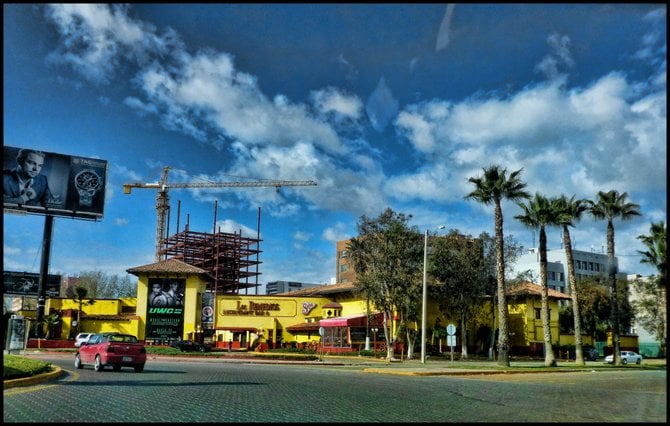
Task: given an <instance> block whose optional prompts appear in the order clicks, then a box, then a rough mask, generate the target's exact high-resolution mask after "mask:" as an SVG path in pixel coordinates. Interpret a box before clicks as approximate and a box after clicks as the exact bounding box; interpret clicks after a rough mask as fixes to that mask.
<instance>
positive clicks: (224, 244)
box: [162, 229, 262, 294]
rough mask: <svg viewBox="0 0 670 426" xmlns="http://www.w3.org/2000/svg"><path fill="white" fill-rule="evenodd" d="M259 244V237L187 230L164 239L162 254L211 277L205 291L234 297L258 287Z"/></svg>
mask: <svg viewBox="0 0 670 426" xmlns="http://www.w3.org/2000/svg"><path fill="white" fill-rule="evenodd" d="M260 242H261V240H260V239H258V238H248V237H242V232H240V233H239V234H238V233H232V234H230V233H225V232H217V233H215V234H210V233H205V232H194V231H189V230H188V229H186V230H184V231H182V232H179V233H177V234H174V235H172V236H170V237H168V238H165V239H164V241H163V251H162V252H163V254H164V255H165V256H166V257H170V258H173V259H178V260H181V261H182V262H185V263H187V264H189V265H192V266H196V267H198V268H200V269H203V270H205V271H207V272H208V273H209V274H211V276H212V278H213V282H211V283H208V288H207V290H208V291H211V292H214V293H216V294H237V293H239V291H240V290H242V289H249V288H257V287H258V286H259V284H258V276H259V275H260V272H259V271H258V266H259V265H260V264H261V263H262V262H260V260H259V259H258V256H259V254H260V253H261V250H260V248H259V247H260ZM251 281H253V282H251Z"/></svg>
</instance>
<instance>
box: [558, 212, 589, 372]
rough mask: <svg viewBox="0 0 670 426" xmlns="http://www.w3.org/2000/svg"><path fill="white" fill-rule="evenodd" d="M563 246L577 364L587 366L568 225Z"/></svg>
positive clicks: (564, 226) (565, 226)
mask: <svg viewBox="0 0 670 426" xmlns="http://www.w3.org/2000/svg"><path fill="white" fill-rule="evenodd" d="M563 245H564V246H565V258H566V262H567V263H568V281H569V285H570V296H571V298H572V313H573V316H574V331H575V364H577V365H585V362H584V350H583V348H582V320H581V318H580V313H579V304H578V297H577V296H578V294H577V292H578V290H577V277H576V276H575V264H574V260H573V259H572V241H571V240H570V231H569V230H568V227H567V225H563Z"/></svg>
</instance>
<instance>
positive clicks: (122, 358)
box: [74, 332, 147, 373]
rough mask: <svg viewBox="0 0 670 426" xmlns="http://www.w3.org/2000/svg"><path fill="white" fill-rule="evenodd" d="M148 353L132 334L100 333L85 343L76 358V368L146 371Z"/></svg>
mask: <svg viewBox="0 0 670 426" xmlns="http://www.w3.org/2000/svg"><path fill="white" fill-rule="evenodd" d="M146 362H147V351H146V349H145V347H144V344H143V343H141V342H140V341H139V340H137V337H135V336H133V335H132V334H124V333H111V332H110V333H98V334H94V335H93V336H91V337H90V339H89V340H88V342H86V343H83V344H82V345H81V346H80V347H79V349H78V350H77V354H76V355H75V357H74V367H75V368H84V365H86V364H89V365H93V369H94V370H95V371H102V370H103V369H104V368H105V367H106V366H108V365H111V366H112V369H113V370H114V371H119V370H121V367H133V368H134V369H135V371H136V372H138V373H141V372H142V371H144V364H145V363H146Z"/></svg>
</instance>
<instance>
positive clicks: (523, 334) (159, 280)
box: [46, 259, 569, 355]
mask: <svg viewBox="0 0 670 426" xmlns="http://www.w3.org/2000/svg"><path fill="white" fill-rule="evenodd" d="M128 272H129V273H132V274H134V275H136V276H137V277H138V283H137V298H127V299H118V300H117V299H111V300H110V299H98V300H95V301H94V303H88V302H86V303H83V304H82V306H81V310H82V315H81V318H80V325H79V327H78V329H77V327H76V326H75V324H76V323H75V321H76V320H77V316H78V315H77V312H78V311H79V308H80V306H79V305H78V303H77V302H75V301H73V300H72V299H66V298H49V299H48V300H47V306H46V312H48V313H60V314H61V317H62V322H61V325H60V327H59V329H58V330H57V333H56V335H58V336H60V337H61V338H62V339H67V338H70V339H71V338H73V337H74V336H73V333H74V331H75V330H77V331H80V332H94V333H95V332H102V331H122V332H127V333H130V334H134V335H136V336H138V338H139V339H141V340H144V341H145V342H146V343H147V344H149V345H153V344H159V345H166V344H169V343H170V342H171V341H174V340H177V339H192V340H196V341H201V342H208V343H212V344H214V345H215V346H216V347H219V348H228V347H230V348H231V349H234V350H261V351H262V350H266V349H268V348H278V347H285V346H294V347H297V346H300V347H305V346H311V347H313V348H317V347H320V345H323V350H324V352H326V353H333V352H347V351H360V350H362V349H365V348H366V347H368V345H369V344H370V343H372V346H373V347H375V349H377V350H381V349H383V347H384V346H385V344H386V339H385V337H384V335H383V328H382V327H381V323H382V320H383V319H382V315H381V314H380V313H379V312H376V311H375V310H374V309H373V308H372V307H368V306H367V305H366V301H365V300H363V299H361V298H360V297H359V295H358V294H357V291H356V287H355V285H354V284H353V283H352V282H342V283H338V284H334V285H324V286H317V287H310V288H305V289H301V290H296V291H292V292H288V293H282V294H276V295H242V294H229V295H219V296H217V297H216V298H214V297H211V293H208V292H206V283H207V282H208V280H210V279H211V277H209V276H208V273H207V272H205V271H203V270H202V269H200V268H197V267H194V266H191V265H188V264H186V263H184V262H182V261H179V260H176V259H169V260H165V261H161V262H157V263H153V264H149V265H144V266H138V267H134V268H130V269H128ZM172 290H174V291H173V295H172V296H170V292H171V291H172ZM549 297H550V300H549V306H550V324H551V328H552V338H553V339H554V343H555V344H559V343H560V341H559V339H560V335H559V328H558V310H559V309H558V307H559V304H558V301H559V300H564V299H569V296H568V295H565V294H563V293H559V292H557V291H554V290H549ZM508 306H509V313H510V314H509V318H510V326H509V330H510V333H511V336H510V343H511V347H512V348H511V349H512V353H513V354H516V355H526V354H531V355H533V354H537V353H538V352H540V353H541V350H542V345H543V344H544V342H543V337H542V336H543V330H542V324H541V320H540V315H539V309H540V306H541V301H540V287H539V286H538V285H536V284H532V283H524V284H521V285H519V286H516V287H514V288H512V289H510V290H509V300H508ZM495 311H496V310H495V309H493V310H492V309H491V307H490V300H485V301H483V306H482V309H481V312H480V314H479V315H478V316H477V317H476V318H472V319H471V321H470V322H469V324H470V325H469V327H468V332H467V333H465V335H466V336H467V339H468V342H467V345H468V347H469V348H472V349H471V351H472V352H482V351H483V350H484V349H487V348H488V345H489V341H490V340H488V339H490V336H491V334H492V333H491V323H492V317H491V315H490V314H488V313H491V312H495ZM427 312H428V325H429V327H428V328H429V329H430V330H432V329H433V328H434V327H435V326H439V327H446V325H447V324H448V323H454V324H456V325H457V326H458V327H460V324H458V322H457V321H456V320H455V319H454V318H446V317H445V316H444V314H443V313H441V312H440V311H439V309H438V303H437V302H436V301H432V300H430V301H429V304H428V308H427ZM396 320H397V318H394V319H392V324H391V330H393V333H395V332H396V330H397V325H398V324H397V323H396ZM418 326H420V324H417V328H418ZM320 331H321V332H323V336H322V335H321V334H320ZM462 335H463V333H461V332H460V330H459V333H458V334H457V337H458V338H459V340H458V343H457V345H458V346H457V347H456V349H457V350H460V345H461V341H460V336H462ZM366 340H367V342H366ZM429 344H431V345H436V342H435V340H434V339H431V340H430V342H429ZM396 350H402V349H400V348H398V347H396Z"/></svg>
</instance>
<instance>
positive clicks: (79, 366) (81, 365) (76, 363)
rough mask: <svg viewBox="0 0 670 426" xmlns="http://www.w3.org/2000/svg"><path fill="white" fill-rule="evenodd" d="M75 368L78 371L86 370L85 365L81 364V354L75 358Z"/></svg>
mask: <svg viewBox="0 0 670 426" xmlns="http://www.w3.org/2000/svg"><path fill="white" fill-rule="evenodd" d="M74 368H76V369H82V368H84V364H82V363H81V358H80V357H79V354H77V355H75V357H74Z"/></svg>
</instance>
